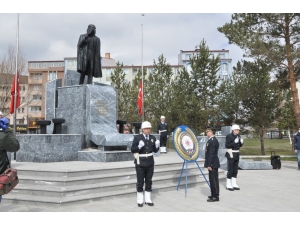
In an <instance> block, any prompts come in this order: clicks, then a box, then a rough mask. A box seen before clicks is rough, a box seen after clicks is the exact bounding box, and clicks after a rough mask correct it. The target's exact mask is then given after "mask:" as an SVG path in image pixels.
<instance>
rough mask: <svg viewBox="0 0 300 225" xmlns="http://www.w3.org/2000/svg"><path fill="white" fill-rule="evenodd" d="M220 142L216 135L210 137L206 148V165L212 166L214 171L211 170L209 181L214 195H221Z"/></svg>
mask: <svg viewBox="0 0 300 225" xmlns="http://www.w3.org/2000/svg"><path fill="white" fill-rule="evenodd" d="M218 150H219V142H218V140H217V139H216V137H215V136H212V137H210V138H209V139H208V141H207V143H206V150H205V162H204V167H205V168H207V167H209V166H210V167H212V171H210V170H209V172H208V174H209V183H210V191H211V196H212V197H217V198H218V197H219V194H220V192H219V190H220V188H219V173H218V168H220V161H219V157H218Z"/></svg>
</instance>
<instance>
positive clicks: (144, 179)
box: [135, 164, 154, 192]
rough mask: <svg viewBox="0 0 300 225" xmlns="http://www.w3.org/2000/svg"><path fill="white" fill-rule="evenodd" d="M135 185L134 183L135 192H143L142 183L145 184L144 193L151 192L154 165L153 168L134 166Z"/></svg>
mask: <svg viewBox="0 0 300 225" xmlns="http://www.w3.org/2000/svg"><path fill="white" fill-rule="evenodd" d="M135 171H136V177H137V183H136V190H137V192H143V190H144V183H146V186H145V191H148V192H151V191H152V177H153V172H154V165H153V166H147V167H145V166H140V165H137V164H136V165H135Z"/></svg>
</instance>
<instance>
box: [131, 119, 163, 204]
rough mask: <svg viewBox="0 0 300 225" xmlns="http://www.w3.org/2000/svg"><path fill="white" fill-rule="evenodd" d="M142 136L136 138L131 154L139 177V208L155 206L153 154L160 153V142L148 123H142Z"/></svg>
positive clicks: (137, 186)
mask: <svg viewBox="0 0 300 225" xmlns="http://www.w3.org/2000/svg"><path fill="white" fill-rule="evenodd" d="M141 128H142V134H138V135H136V136H135V137H134V139H133V142H132V146H131V152H132V153H133V154H134V157H135V160H134V164H135V170H136V176H137V183H136V189H137V203H138V207H143V205H144V202H145V204H146V205H149V206H153V205H154V203H153V202H152V200H151V191H152V177H153V172H154V158H153V152H155V153H156V152H158V150H159V145H160V142H159V140H156V138H155V136H153V135H151V134H150V132H151V128H152V126H151V124H150V122H148V121H144V122H143V123H142V127H141ZM144 183H145V201H144V194H143V191H144Z"/></svg>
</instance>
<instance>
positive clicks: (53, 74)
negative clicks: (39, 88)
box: [48, 72, 57, 81]
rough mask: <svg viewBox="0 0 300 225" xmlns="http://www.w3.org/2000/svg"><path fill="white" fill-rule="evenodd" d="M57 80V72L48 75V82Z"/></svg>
mask: <svg viewBox="0 0 300 225" xmlns="http://www.w3.org/2000/svg"><path fill="white" fill-rule="evenodd" d="M55 79H57V72H49V73H48V81H51V80H55Z"/></svg>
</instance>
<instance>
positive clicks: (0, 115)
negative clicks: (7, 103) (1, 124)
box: [0, 111, 3, 119]
mask: <svg viewBox="0 0 300 225" xmlns="http://www.w3.org/2000/svg"><path fill="white" fill-rule="evenodd" d="M1 118H3V113H2V112H1V111H0V119H1Z"/></svg>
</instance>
